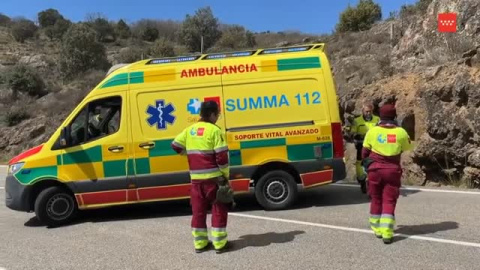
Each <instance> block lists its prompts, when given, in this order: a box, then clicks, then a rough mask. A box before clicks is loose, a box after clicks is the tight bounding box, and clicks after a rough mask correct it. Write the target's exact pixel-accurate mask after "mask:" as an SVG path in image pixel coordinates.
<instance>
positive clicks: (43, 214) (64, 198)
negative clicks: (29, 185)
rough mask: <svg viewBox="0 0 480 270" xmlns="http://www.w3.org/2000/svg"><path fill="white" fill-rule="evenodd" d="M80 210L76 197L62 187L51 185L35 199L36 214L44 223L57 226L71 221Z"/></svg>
mask: <svg viewBox="0 0 480 270" xmlns="http://www.w3.org/2000/svg"><path fill="white" fill-rule="evenodd" d="M77 211H78V206H77V202H76V200H75V198H74V197H73V195H72V194H70V192H68V191H66V190H65V189H63V188H61V187H49V188H46V189H44V190H42V191H41V192H40V194H38V196H37V198H36V200H35V215H36V216H37V218H38V219H39V220H40V221H41V222H42V223H44V224H46V225H48V226H52V227H57V226H60V225H64V224H67V223H69V222H70V221H71V220H72V219H73V218H74V216H75V215H76V213H77Z"/></svg>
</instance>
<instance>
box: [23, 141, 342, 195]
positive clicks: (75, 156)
mask: <svg viewBox="0 0 480 270" xmlns="http://www.w3.org/2000/svg"><path fill="white" fill-rule="evenodd" d="M171 143H172V139H167V140H157V141H155V148H153V149H151V150H149V154H148V157H146V158H137V159H135V162H134V161H133V160H132V159H129V160H128V161H127V160H125V159H122V160H111V161H104V160H103V159H102V147H101V146H95V147H92V148H89V149H85V150H81V151H76V152H70V153H66V154H63V156H62V155H58V156H57V166H48V167H38V168H26V169H22V170H20V171H19V172H18V173H17V174H15V177H16V178H17V179H18V181H19V182H20V183H22V184H25V185H28V184H33V183H35V182H37V181H39V180H42V179H51V178H53V179H55V178H57V176H58V166H59V165H62V164H63V165H69V164H86V163H87V164H88V163H95V162H101V163H102V166H103V171H104V175H103V177H104V178H110V177H122V176H125V175H127V176H133V175H135V172H136V174H149V173H150V172H151V170H150V158H152V157H164V156H174V155H177V153H176V152H175V151H173V149H172V148H171V146H170V145H171ZM276 146H284V147H286V149H287V157H286V158H287V159H288V160H289V161H302V160H311V159H315V153H314V147H315V146H320V147H321V149H322V157H323V158H332V157H333V147H332V143H331V142H327V143H309V144H294V145H287V140H286V139H285V138H279V139H267V140H255V141H245V142H241V143H240V149H230V166H241V165H243V164H242V150H243V149H254V148H258V149H268V147H276ZM62 159H63V163H62ZM125 162H127V166H125Z"/></svg>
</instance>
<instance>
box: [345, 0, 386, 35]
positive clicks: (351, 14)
mask: <svg viewBox="0 0 480 270" xmlns="http://www.w3.org/2000/svg"><path fill="white" fill-rule="evenodd" d="M381 19H382V9H381V7H380V5H378V4H377V3H375V2H373V0H360V2H359V3H358V5H357V6H356V7H351V6H348V7H347V8H346V9H345V10H344V11H343V12H342V13H341V14H340V21H339V23H338V24H337V26H336V28H337V31H338V32H349V31H351V32H358V31H365V30H368V29H370V28H371V27H372V25H373V24H374V23H375V22H377V21H379V20H381Z"/></svg>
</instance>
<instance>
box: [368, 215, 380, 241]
mask: <svg viewBox="0 0 480 270" xmlns="http://www.w3.org/2000/svg"><path fill="white" fill-rule="evenodd" d="M380 217H381V216H380V215H371V216H370V219H369V221H370V228H372V230H373V232H374V233H375V235H377V236H382V231H381V229H380Z"/></svg>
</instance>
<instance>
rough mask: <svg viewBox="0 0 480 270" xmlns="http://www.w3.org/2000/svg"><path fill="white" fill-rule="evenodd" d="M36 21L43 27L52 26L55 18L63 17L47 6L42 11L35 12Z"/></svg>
mask: <svg viewBox="0 0 480 270" xmlns="http://www.w3.org/2000/svg"><path fill="white" fill-rule="evenodd" d="M37 17H38V23H39V24H40V27H42V28H45V27H48V26H54V25H55V23H56V22H57V20H60V19H64V18H63V16H62V15H61V14H60V13H59V12H58V10H56V9H53V8H49V9H46V10H44V11H40V12H39V13H38V14H37Z"/></svg>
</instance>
